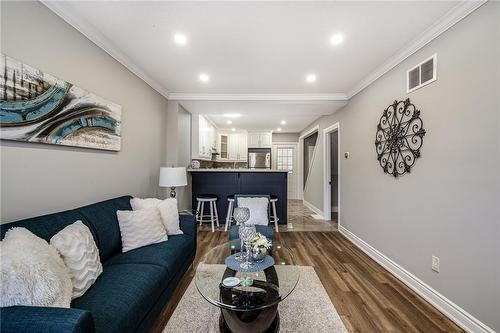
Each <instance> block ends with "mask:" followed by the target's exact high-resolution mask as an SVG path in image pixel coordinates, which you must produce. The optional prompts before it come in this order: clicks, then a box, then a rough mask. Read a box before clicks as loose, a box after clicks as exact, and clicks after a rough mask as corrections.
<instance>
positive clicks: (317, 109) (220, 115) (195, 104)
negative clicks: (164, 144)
mask: <svg viewBox="0 0 500 333" xmlns="http://www.w3.org/2000/svg"><path fill="white" fill-rule="evenodd" d="M181 104H182V106H184V107H185V108H186V109H187V110H189V111H190V112H192V113H195V114H198V113H199V114H207V115H209V118H210V119H211V120H212V121H213V122H214V123H215V125H216V126H217V127H218V128H220V129H230V128H235V129H236V130H262V131H276V130H277V128H278V127H279V128H282V132H283V133H285V132H287V133H296V132H300V131H301V130H302V129H304V127H306V126H307V125H309V124H310V123H312V122H313V121H314V120H315V119H317V118H319V117H321V116H324V115H328V114H332V113H333V112H335V111H337V110H338V109H339V108H341V107H342V106H344V105H345V104H346V102H345V101H316V102H315V101H308V102H286V101H182V102H181ZM224 114H240V115H241V117H238V118H228V117H226V116H224ZM228 120H231V121H232V124H230V125H228V124H227V121H228ZM282 120H285V121H286V125H281V124H280V122H281V121H282Z"/></svg>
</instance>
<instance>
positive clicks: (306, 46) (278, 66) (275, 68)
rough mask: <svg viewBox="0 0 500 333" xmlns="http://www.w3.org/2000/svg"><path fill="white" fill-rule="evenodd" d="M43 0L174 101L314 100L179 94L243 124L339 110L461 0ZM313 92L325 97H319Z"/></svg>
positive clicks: (191, 106)
mask: <svg viewBox="0 0 500 333" xmlns="http://www.w3.org/2000/svg"><path fill="white" fill-rule="evenodd" d="M44 3H45V4H46V5H47V6H48V7H49V8H51V9H52V10H54V11H55V12H56V13H58V14H59V15H60V16H61V17H63V18H64V19H65V20H67V21H68V22H69V23H70V24H72V25H74V26H75V27H77V28H78V29H79V30H80V31H82V32H83V33H84V34H86V35H87V36H88V37H89V38H90V39H91V40H93V41H94V42H96V44H98V45H100V46H101V47H103V48H104V49H106V50H107V51H108V52H109V53H110V54H112V55H113V56H115V57H116V58H117V59H118V60H120V61H121V62H122V63H124V64H125V65H126V66H127V67H129V69H131V70H132V71H133V72H135V73H136V74H138V75H139V76H141V77H142V78H143V79H145V81H147V82H148V83H149V84H150V85H151V86H153V87H154V88H155V89H157V90H159V91H160V92H162V93H163V94H164V95H167V96H172V97H173V96H175V95H177V99H180V100H182V99H184V97H185V99H198V98H197V96H201V95H204V96H206V95H207V94H225V95H228V94H229V95H231V94H301V95H302V94H305V95H306V96H309V97H308V98H306V99H309V100H312V102H296V103H287V104H280V103H272V102H265V103H264V102H249V101H247V102H226V103H222V104H221V103H220V102H217V103H216V102H208V101H199V100H198V101H196V102H194V101H189V102H183V103H182V104H183V105H184V106H185V107H186V108H187V109H188V110H189V111H191V112H197V113H205V114H210V113H211V112H215V111H216V110H220V109H221V108H226V107H227V108H230V109H232V108H234V109H238V110H239V111H238V113H242V114H244V115H245V117H242V118H245V119H248V122H247V123H246V125H245V126H255V127H256V128H255V129H261V128H264V127H266V126H269V125H268V123H269V122H270V121H271V120H272V121H273V122H274V121H275V120H277V119H281V117H282V116H285V115H287V117H289V118H288V119H287V121H288V122H289V124H290V126H292V125H291V124H294V125H293V130H297V131H298V130H301V129H303V128H304V127H305V126H306V125H307V124H309V123H310V122H311V121H313V120H314V119H315V118H317V116H318V115H322V114H324V112H327V113H333V112H334V111H335V110H337V109H338V107H339V105H341V104H343V103H339V102H338V101H335V100H346V99H347V96H350V95H352V91H355V90H356V89H357V87H358V86H359V85H360V83H362V82H363V80H365V79H366V78H367V77H369V76H370V75H373V72H374V71H375V70H376V69H377V68H379V67H380V66H381V65H382V64H384V63H386V62H387V61H388V60H390V59H391V57H393V56H394V55H395V54H397V53H398V52H400V50H401V49H403V48H404V47H406V46H408V44H409V43H410V42H412V41H414V40H415V38H417V37H418V36H419V35H421V34H422V33H424V32H425V31H426V29H428V28H429V27H431V26H433V25H435V24H436V22H438V21H439V20H440V19H441V18H442V17H444V16H445V15H446V14H447V13H449V11H450V10H451V9H452V8H454V7H455V6H456V5H457V2H456V1H455V2H454V1H450V2H449V1H442V2H440V1H399V2H382V1H369V2H355V1H346V2H315V1H305V2H282V1H278V2H242V1H237V2H209V1H208V2H207V1H204V2H203V1H202V2H186V1H184V2H165V1H104V2H98V1H67V2H47V1H45V2H44ZM337 32H341V33H342V34H343V35H344V37H345V40H344V42H343V43H342V44H341V45H339V46H332V45H330V44H329V38H330V36H331V35H332V34H334V33H337ZM175 33H183V34H185V35H186V36H187V38H188V43H187V45H185V46H179V45H177V44H175V43H174V40H173V36H174V34H175ZM201 72H205V73H207V74H208V75H209V76H210V82H209V83H202V82H200V81H199V80H198V76H199V74H200V73H201ZM309 73H315V74H316V75H317V81H316V82H315V83H313V84H308V83H306V82H305V77H306V75H307V74H309ZM358 90H359V89H358ZM179 94H182V95H180V97H179ZM320 94H328V95H320ZM315 96H323V97H322V98H316V97H315ZM325 96H326V97H325ZM208 99H210V98H208ZM256 99H259V98H256ZM278 99H285V100H286V99H288V98H287V97H286V96H285V97H283V96H282V97H280V98H278ZM317 99H318V100H319V99H329V100H330V101H323V102H321V103H316V102H315V100H317ZM290 100H297V99H296V98H290ZM264 110H265V111H264ZM278 112H279V113H283V115H281V114H277V113H278ZM218 113H221V112H218ZM264 114H265V116H264ZM247 116H248V117H247ZM292 117H293V119H294V120H292ZM271 118H272V119H271ZM213 119H214V120H215V121H217V120H216V119H217V117H214V118H213ZM256 119H257V120H256ZM295 124H296V125H295ZM242 126H244V124H242ZM291 128H292V127H290V128H289V130H290V129H291ZM252 129H253V128H252Z"/></svg>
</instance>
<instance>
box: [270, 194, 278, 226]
mask: <svg viewBox="0 0 500 333" xmlns="http://www.w3.org/2000/svg"><path fill="white" fill-rule="evenodd" d="M270 202H271V207H272V215H271V223H273V222H274V228H275V229H276V232H279V230H278V221H279V218H278V214H277V213H276V203H277V202H278V196H276V195H271V200H270Z"/></svg>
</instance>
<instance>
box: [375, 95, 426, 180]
mask: <svg viewBox="0 0 500 333" xmlns="http://www.w3.org/2000/svg"><path fill="white" fill-rule="evenodd" d="M424 135H425V130H424V128H423V122H422V119H421V118H420V110H417V109H416V108H415V105H413V104H412V103H411V102H410V99H409V98H407V99H406V100H404V101H394V103H392V104H391V105H389V106H388V107H387V108H386V109H385V110H384V112H383V113H382V117H380V122H379V124H378V125H377V134H376V136H375V148H376V150H377V160H378V161H379V163H380V166H381V167H382V169H383V170H384V172H385V173H388V174H391V175H393V176H394V177H398V176H401V175H403V174H405V173H407V172H408V173H409V172H410V169H411V168H412V167H413V164H415V160H416V159H417V158H418V157H420V148H421V147H422V144H423V140H424V139H423V138H424Z"/></svg>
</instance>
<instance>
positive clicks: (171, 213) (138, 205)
mask: <svg viewBox="0 0 500 333" xmlns="http://www.w3.org/2000/svg"><path fill="white" fill-rule="evenodd" d="M130 206H132V209H133V210H139V209H147V208H154V207H156V208H158V210H159V211H160V215H161V220H162V222H163V225H164V226H165V229H166V230H167V235H169V236H171V235H181V234H183V232H182V230H181V229H180V227H179V211H178V210H177V199H175V198H168V199H165V200H160V199H156V198H147V199H141V198H132V199H130Z"/></svg>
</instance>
